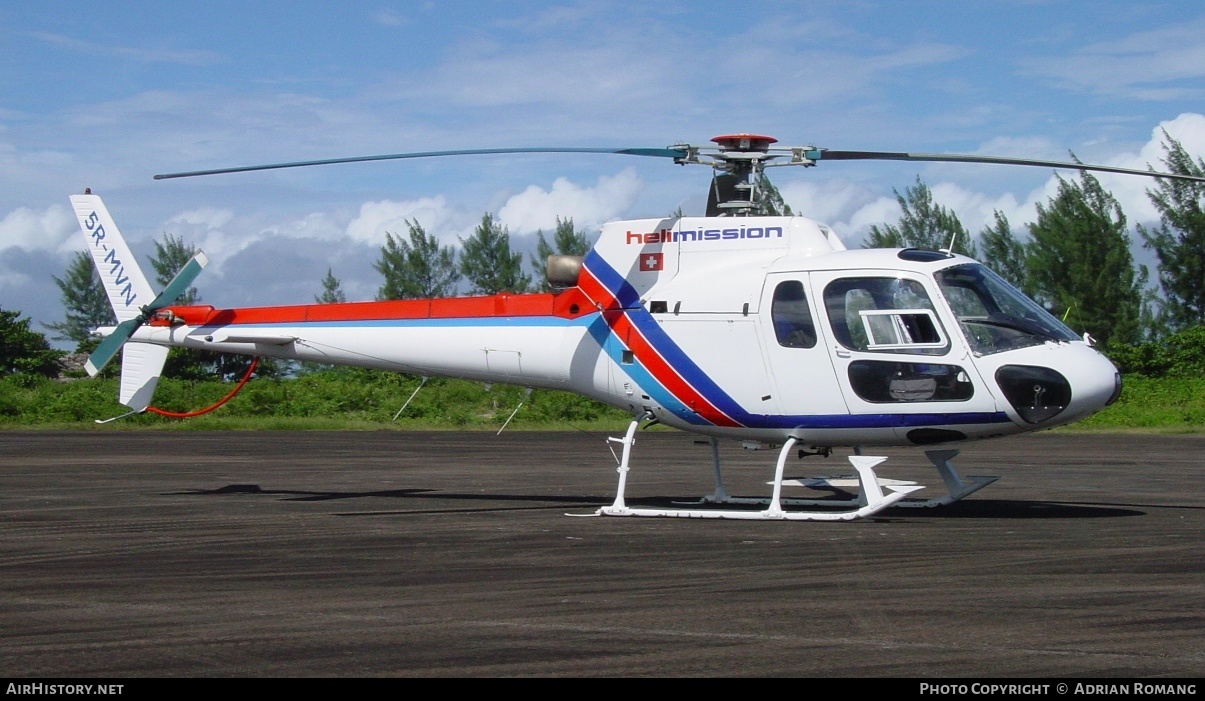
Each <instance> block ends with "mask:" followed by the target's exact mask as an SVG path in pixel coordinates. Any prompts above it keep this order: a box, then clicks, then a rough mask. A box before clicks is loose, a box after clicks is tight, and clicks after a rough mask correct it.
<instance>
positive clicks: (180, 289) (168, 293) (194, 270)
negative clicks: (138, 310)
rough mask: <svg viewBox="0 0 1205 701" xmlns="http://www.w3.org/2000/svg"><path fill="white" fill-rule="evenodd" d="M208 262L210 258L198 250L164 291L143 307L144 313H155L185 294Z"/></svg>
mask: <svg viewBox="0 0 1205 701" xmlns="http://www.w3.org/2000/svg"><path fill="white" fill-rule="evenodd" d="M208 263H209V259H208V258H206V257H205V254H204V253H202V252H200V251H197V254H196V255H194V256H193V257H192V258H190V259H189V261H188V262H187V263H185V264H184V267H183V268H180V272H178V273H176V276H175V277H174V278H172V281H171V282H169V283H167V287H164V288H163V291H162V292H160V293H159V296H158V297H156V298H155V301H153V302H151V303H150V304H148V305H146V306H145V307H143V308H142V311H143V313H144V314H154V313H155V312H157V311H159V310H160V309H162V308H164V307H166V306H167V305H169V304H171V303H172V302H175V301H176V298H177V297H179V296H180V295H182V294H184V291H185V290H187V289H188V286H189V285H191V284H192V281H193V280H196V279H197V276H198V275H200V274H201V270H202V269H203V268H204V267H205V266H206V265H207V264H208Z"/></svg>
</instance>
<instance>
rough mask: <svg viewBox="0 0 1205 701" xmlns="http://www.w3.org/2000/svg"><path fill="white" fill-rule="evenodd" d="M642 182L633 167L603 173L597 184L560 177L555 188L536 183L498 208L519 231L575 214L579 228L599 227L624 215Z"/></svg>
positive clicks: (502, 218) (546, 225) (504, 220)
mask: <svg viewBox="0 0 1205 701" xmlns="http://www.w3.org/2000/svg"><path fill="white" fill-rule="evenodd" d="M642 186H643V183H642V182H641V180H640V177H639V176H637V175H636V171H635V170H633V169H631V168H627V169H624V170H623V171H620V172H619V173H617V174H615V175H611V176H607V175H604V176H602V177H600V178H599V179H598V181H597V183H596V184H595V185H594V187H582V186H580V185H576V184H574V183H572V182H570V181H569V180H568V179H567V178H557V179H556V180H555V181H554V182H553V183H552V189H551V190H545V189H543V188H541V187H537V186H535V185H532V186H530V187H528V188H527V189H526V190H524V191H523V192H521V193H519V194H517V195H515V196H513V197H511V198H510V199H508V200H507V201H506V204H505V205H503V206H502V208H501V209H500V210H498V218H499V220H500V221H501V222H502V223H503V224H505V225H506V226H507V227H509V228H510V229H511V230H512V231H513V232H515V233H518V234H524V233H531V232H534V231H536V230H538V229H543V230H545V231H549V230H552V229H554V228H555V227H556V218H557V217H562V218H566V217H568V218H572V219H573V223H574V224H575V225H576V226H577V227H578V228H579V229H590V228H595V227H597V226H599V225H601V224H603V223H604V222H606V221H609V220H611V219H615V218H617V217H619V216H622V215H623V213H624V212H626V211H627V210H628V209H629V208H630V207H631V206H632V203H633V202H635V201H636V196H637V195H638V194H640V189H641V187H642Z"/></svg>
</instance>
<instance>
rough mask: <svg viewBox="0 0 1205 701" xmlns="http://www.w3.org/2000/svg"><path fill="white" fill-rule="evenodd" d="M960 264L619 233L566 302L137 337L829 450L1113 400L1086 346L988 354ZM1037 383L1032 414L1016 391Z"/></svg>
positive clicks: (545, 298)
mask: <svg viewBox="0 0 1205 701" xmlns="http://www.w3.org/2000/svg"><path fill="white" fill-rule="evenodd" d="M959 266H963V267H959ZM968 266H969V267H968ZM951 269H954V270H957V271H962V270H964V269H965V270H967V271H969V272H970V273H976V272H977V267H975V266H974V261H971V260H970V259H967V258H963V257H960V256H935V257H930V258H925V257H923V256H922V257H921V258H919V259H915V260H914V259H907V258H906V257H903V256H902V254H901V253H900V252H899V251H896V250H861V251H846V250H844V247H843V246H842V245H841V243H840V241H839V240H838V239H837V238H836V236H835V235H833V234H832V232H831V231H829V230H828V229H827V228H826V227H824V226H823V225H820V224H817V223H816V222H813V221H811V220H808V219H804V218H802V217H749V218H681V219H667V220H640V221H627V222H615V223H612V224H608V225H607V226H605V227H604V228H603V231H602V235H601V237H600V240H599V242H598V244H597V245H596V246H595V248H594V250H593V251H591V253H590V254H589V255H588V256H587V257H586V259H585V262H584V265H583V269H582V271H581V273H580V275H579V278H578V285H577V286H576V287H574V288H571V289H568V290H565V291H562V292H560V293H558V294H556V295H499V296H497V297H488V298H458V299H449V300H429V301H407V302H369V303H358V304H339V305H308V306H299V307H275V308H260V309H245V310H214V309H211V308H208V307H174V308H171V309H170V311H171V312H172V314H173V315H174V317H175V318H174V319H173V320H172V321H170V322H169V320H168V319H166V318H160V319H157V320H153V321H152V322H151V324H148V325H147V326H144V327H142V328H140V329H139V330H138V331H137V332H136V334H135V336H134V338H133V340H135V341H137V342H145V343H152V344H160V345H173V346H186V347H193V348H203V349H207V350H214V351H222V352H229V353H243V354H250V355H262V356H269V357H277V358H289V359H295V360H302V361H316V362H324V363H335V364H342V365H355V366H361V367H371V368H379V369H384V370H394V371H398V372H405V373H413V374H420V375H445V376H453V377H462V378H468V379H474V380H480V381H483V382H492V383H509V384H516V385H523V386H528V387H537V388H546V389H561V390H567V391H572V392H576V393H580V394H583V395H586V396H589V397H592V398H594V399H597V400H599V401H603V402H605V403H607V404H610V405H613V406H617V407H621V408H623V409H626V410H628V411H630V412H632V413H633V414H634V415H640V414H644V413H648V414H651V415H653V416H655V417H656V418H657V419H659V420H660V421H661V422H663V423H665V424H667V425H672V426H676V427H679V428H683V429H686V430H691V431H697V432H701V433H705V434H710V435H719V436H732V437H740V438H747V439H754V440H763V441H769V442H775V441H778V442H781V441H782V440H784V439H785V438H787V437H793V438H796V439H797V440H799V441H801V442H803V443H806V444H810V445H816V446H833V445H870V444H916V443H938V442H946V441H950V440H961V439H964V438H985V437H992V436H999V435H1005V434H1009V433H1017V432H1022V431H1027V430H1033V429H1035V428H1040V427H1041V428H1044V427H1047V426H1053V425H1058V424H1061V423H1067V422H1070V421H1073V420H1076V419H1078V418H1081V417H1083V416H1085V415H1087V414H1090V413H1092V412H1094V411H1097V410H1098V409H1100V408H1101V407H1102V406H1104V405H1105V404H1106V403H1107V402H1108V401H1109V400H1110V399H1111V398H1112V397H1113V396H1115V392H1116V382H1117V381H1116V379H1115V378H1116V373H1115V370H1114V369H1113V366H1112V365H1111V364H1110V363H1109V362H1108V360H1106V359H1105V358H1104V357H1103V356H1101V355H1100V354H1099V353H1098V352H1096V351H1095V350H1094V349H1092V348H1090V347H1089V346H1088V345H1087V344H1085V343H1084V342H1082V341H1079V340H1071V339H1070V338H1067V337H1061V338H1059V339H1057V340H1048V341H1044V342H1031V343H1028V345H1018V347H1016V348H1010V349H1007V350H1000V349H999V348H998V347H991V348H988V349H986V350H985V348H984V347H983V346H982V345H979V346H976V347H974V348H973V347H972V345H973V344H972V340H975V339H976V338H978V339H979V340H977V341H975V343H981V342H983V341H982V338H983V335H984V334H983V332H980V335H979V336H976V337H972V336H969V335H968V334H969V333H970V332H969V331H966V330H965V329H968V328H970V327H968V326H967V324H968V323H970V324H974V323H976V318H973V317H969V316H967V315H966V314H964V313H962V312H960V313H959V314H956V313H955V312H954V311H953V310H952V308H951V306H950V304H949V303H948V302H947V301H946V299H945V297H944V296H943V295H949V294H956V295H957V294H961V293H959V292H955V293H951V292H950V291H949V289H948V286H949V285H951V284H953V283H952V282H950V280H949V279H947V278H952V277H953V276H951V275H947V276H946V278H943V280H945V282H943V283H941V284H939V283H938V282H937V281H935V274H936V273H938V272H939V271H942V270H951ZM972 277H973V276H972ZM942 284H945V285H947V289H944V290H943V288H942ZM985 314H986V312H985ZM984 318H985V319H986V318H987V317H986V316H985V317H984ZM1009 318H1011V317H1009ZM982 323H985V324H986V323H989V322H988V321H983V322H982ZM992 323H994V322H992ZM1056 323H1057V322H1056ZM985 328H987V327H985ZM960 329H962V330H960ZM1009 333H1013V334H1020V333H1021V331H1016V330H1014V331H1010V332H1009ZM1006 367H1007V368H1008V369H1006V370H1004V371H1001V368H1006ZM1016 368H1021V369H1020V370H1017V369H1016ZM1001 372H1003V374H1001ZM1018 373H1019V374H1018ZM1026 373H1029V374H1026ZM1034 373H1036V374H1034ZM1014 375H1015V376H1017V377H1013V376H1014ZM1030 375H1033V377H1035V378H1037V379H1036V380H1035V381H1034V382H1033V383H1031V384H1033V386H1034V388H1035V391H1034V392H1033V394H1034V395H1035V396H1034V398H1033V400H1032V402H1031V401H1030V400H1029V398H1028V397H1022V398H1021V399H1018V398H1017V397H1018V393H1020V394H1024V393H1026V392H1030V388H1029V385H1026V384H1025V383H1027V382H1029V379H1028V378H1029V377H1030ZM1002 377H1003V378H1006V379H1005V381H1006V384H1008V387H1009V392H1008V393H1006V392H1004V391H1002V389H1001V386H1002V385H1001V384H1000V383H1001V380H999V378H1002ZM1018 377H1019V379H1017V378H1018ZM1051 378H1054V379H1051ZM1064 385H1065V387H1064ZM1018 388H1020V389H1018ZM1064 389H1065V392H1063V390H1064ZM1060 392H1063V394H1065V395H1066V396H1065V398H1064V399H1065V401H1064V400H1063V399H1058V397H1061V396H1063V395H1062V394H1060ZM1006 394H1007V395H1008V396H1006ZM1056 399H1058V401H1056ZM1018 402H1019V403H1018ZM1029 404H1033V406H1032V407H1031V406H1029ZM1018 407H1020V409H1018ZM1019 411H1020V412H1021V413H1019ZM1051 412H1053V413H1051Z"/></svg>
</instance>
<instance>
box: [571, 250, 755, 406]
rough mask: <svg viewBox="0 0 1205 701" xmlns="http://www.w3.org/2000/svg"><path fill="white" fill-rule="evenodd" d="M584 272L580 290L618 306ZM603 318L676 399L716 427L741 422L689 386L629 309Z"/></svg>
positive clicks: (600, 301)
mask: <svg viewBox="0 0 1205 701" xmlns="http://www.w3.org/2000/svg"><path fill="white" fill-rule="evenodd" d="M583 272H585V273H586V274H585V275H582V276H579V277H578V285H580V286H581V288H582V290H583V291H584V292H585V293H586V294H587V295H589V296H590V298H591V299H593V300H594V301H595V302H597V303H598V304H599V306H601V307H602V308H603V309H617V308H618V307H619V301H618V300H617V299H616V298H615V295H614V294H612V293H611V291H610V290H608V289H607V288H606V286H605V285H603V284H602V282H600V281H599V280H598V278H596V277H594V275H593V274H592V273H591V272H590V269H589V268H588V267H587V268H585V269H584V270H583ZM643 311H644V309H643V308H641V309H640V312H643ZM603 318H604V319H606V321H607V326H609V327H610V329H611V333H613V334H615V336H616V337H617V338H619V340H620V341H621V342H622V343H624V345H626V346H627V347H628V349H629V350H631V351H632V354H633V355H634V356H635V357H636V360H638V361H640V364H641V365H643V366H644V369H645V370H647V371H648V373H649V374H650V375H652V376H653V379H655V380H657V381H658V382H660V383H661V385H662V386H663V387H665V389H666V390H667V391H668V392H669V393H670V394H672V395H674V397H676V398H677V399H678V401H680V402H682V404H684V405H685V406H687V407H689V408H690V409H691V410H692V411H694V412H695V413H696V414H698V415H699V416H701V417H703V418H704V419H706V420H708V421H710V422H711V423H713V424H715V425H717V426H740V425H741V424H740V423H738V422H737V421H734V420H733V419H732V418H731V417H729V416H728V415H727V414H725V413H724V412H722V411H720V410H719V409H718V408H716V406H715V405H714V404H712V403H711V402H710V401H708V400H707V398H706V397H704V396H703V395H702V394H700V393H699V391H698V390H696V389H695V388H694V387H692V386H691V385H690V383H689V382H687V381H686V380H685V379H683V377H682V375H681V374H680V373H678V371H677V370H675V369H674V367H673V366H672V365H670V364H669V362H668V361H666V359H665V358H664V357H663V356H662V355H661V353H659V352H657V349H656V348H654V347H653V345H652V344H651V343H649V340H648V339H647V338H645V336H644V334H642V333H641V332H640V329H638V328H637V327H636V326H635V325H634V324H633V323H632V321H631V319H629V318H628V312H626V311H625V312H621V313H618V314H614V313H604V314H603Z"/></svg>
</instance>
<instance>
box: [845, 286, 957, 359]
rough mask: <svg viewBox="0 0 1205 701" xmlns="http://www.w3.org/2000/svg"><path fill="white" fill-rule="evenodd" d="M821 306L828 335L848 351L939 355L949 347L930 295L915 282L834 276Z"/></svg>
mask: <svg viewBox="0 0 1205 701" xmlns="http://www.w3.org/2000/svg"><path fill="white" fill-rule="evenodd" d="M824 306H825V309H826V311H827V313H828V318H829V323H830V324H832V327H833V336H834V337H835V338H836V339H837V341H838V342H839V343H840V344H841V345H843V346H845V347H846V348H849V349H850V350H857V351H870V352H878V353H916V354H921V355H942V354H944V353H945V352H946V351H947V350H949V348H950V342H949V340H948V339H947V338H946V335H945V333H944V332H943V330H942V327H941V322H940V321H939V320H938V318H937V314H936V312H935V311H934V308H933V302H932V300H931V299H930V298H929V293H927V292H926V291H925V288H924V286H923V285H921V284H920V283H919V282H917V281H915V280H909V279H907V278H887V277H858V278H842V279H839V280H834V281H833V282H830V283H829V284H828V286H827V287H825V288H824Z"/></svg>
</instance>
